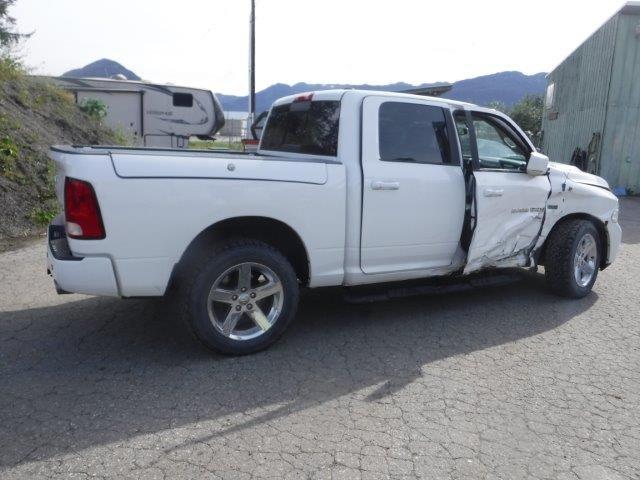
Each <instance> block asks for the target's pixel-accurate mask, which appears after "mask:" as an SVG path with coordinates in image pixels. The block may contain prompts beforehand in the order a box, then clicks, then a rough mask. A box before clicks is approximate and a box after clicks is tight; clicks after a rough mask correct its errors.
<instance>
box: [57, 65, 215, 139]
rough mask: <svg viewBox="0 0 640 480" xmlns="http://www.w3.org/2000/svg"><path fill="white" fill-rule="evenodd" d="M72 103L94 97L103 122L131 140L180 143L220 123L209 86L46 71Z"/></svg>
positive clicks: (208, 134) (209, 132)
mask: <svg viewBox="0 0 640 480" xmlns="http://www.w3.org/2000/svg"><path fill="white" fill-rule="evenodd" d="M50 79H51V80H52V81H54V82H55V83H56V84H57V85H58V86H60V87H62V88H64V89H65V90H68V91H70V92H72V93H73V94H74V97H75V100H76V103H78V104H82V103H83V102H85V101H86V100H89V99H91V100H99V101H101V102H103V103H104V104H105V105H106V107H107V116H106V117H105V123H106V124H107V125H109V126H110V127H112V128H114V129H116V130H121V131H123V132H124V133H125V134H127V135H128V136H129V137H130V138H131V140H132V143H133V144H134V145H135V146H142V147H156V148H186V147H187V146H188V144H189V137H191V136H197V137H200V138H212V137H213V135H215V133H216V132H217V131H219V130H220V129H221V128H222V127H223V125H224V115H223V111H222V107H221V105H220V102H219V101H218V99H217V98H216V96H215V95H214V94H213V93H212V92H211V91H209V90H202V89H199V88H189V87H178V86H175V85H158V84H152V83H146V82H138V81H132V80H117V79H106V78H69V77H50Z"/></svg>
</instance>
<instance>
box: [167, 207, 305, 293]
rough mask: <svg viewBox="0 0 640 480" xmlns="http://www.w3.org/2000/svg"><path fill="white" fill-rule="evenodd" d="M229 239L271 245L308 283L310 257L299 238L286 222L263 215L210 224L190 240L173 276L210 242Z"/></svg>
mask: <svg viewBox="0 0 640 480" xmlns="http://www.w3.org/2000/svg"><path fill="white" fill-rule="evenodd" d="M231 238H248V239H252V240H259V241H262V242H264V243H266V244H268V245H271V246H272V247H274V248H276V249H277V250H278V251H280V252H281V253H282V254H283V255H284V256H285V257H287V259H288V260H289V261H290V262H291V265H292V266H293V269H294V270H295V272H296V275H297V277H298V279H299V281H300V283H301V284H302V285H308V284H309V280H310V278H311V265H310V257H309V253H308V250H307V247H306V245H305V244H304V242H303V241H302V238H301V237H300V235H299V234H298V232H296V231H295V230H294V229H293V228H292V227H291V226H289V225H288V224H286V223H285V222H283V221H281V220H277V219H275V218H271V217H264V216H240V217H231V218H226V219H224V220H220V221H218V222H216V223H214V224H212V225H209V226H208V227H207V228H205V229H204V230H202V231H201V232H200V233H199V234H198V235H196V237H195V238H194V239H193V240H192V241H191V243H189V245H188V246H187V248H186V249H185V251H184V252H183V254H182V256H181V258H180V261H179V262H178V263H177V264H176V267H175V268H174V272H173V275H172V278H174V277H176V276H177V275H180V274H181V273H183V272H185V271H186V270H188V269H189V266H190V265H191V264H193V262H197V259H198V258H201V256H202V254H203V253H204V252H206V251H208V250H210V248H211V246H212V245H214V244H215V243H219V242H222V241H225V240H227V239H231Z"/></svg>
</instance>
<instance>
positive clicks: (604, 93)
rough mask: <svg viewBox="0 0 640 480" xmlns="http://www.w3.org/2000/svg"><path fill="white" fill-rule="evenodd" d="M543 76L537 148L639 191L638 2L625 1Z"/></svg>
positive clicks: (639, 84)
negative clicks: (545, 76)
mask: <svg viewBox="0 0 640 480" xmlns="http://www.w3.org/2000/svg"><path fill="white" fill-rule="evenodd" d="M547 80H548V84H547V92H546V98H545V111H544V116H543V120H542V131H543V133H542V139H541V147H542V148H541V150H542V151H543V152H544V153H545V154H547V155H548V156H549V158H550V159H551V160H552V161H555V162H562V163H571V162H572V158H573V159H575V160H576V163H578V162H580V161H582V165H583V167H584V168H583V169H585V170H587V171H589V172H592V173H596V174H598V175H600V176H602V177H604V178H605V179H606V180H607V181H608V182H609V184H610V185H611V186H612V187H614V188H615V187H624V188H625V189H627V191H628V192H629V193H640V2H629V3H627V4H625V5H624V6H623V7H622V8H621V9H620V10H619V11H618V12H616V14H615V15H614V16H613V17H611V18H610V19H609V20H607V22H605V24H604V25H602V27H600V28H599V29H598V30H597V31H596V32H595V33H594V34H593V35H591V37H589V38H588V39H587V40H586V41H585V42H584V43H582V45H580V46H579V47H578V48H577V49H576V50H575V51H574V52H573V53H572V54H571V55H569V57H567V59H566V60H564V61H563V62H562V63H561V64H560V65H558V66H557V67H556V68H555V69H554V70H553V71H552V72H551V73H549V75H547Z"/></svg>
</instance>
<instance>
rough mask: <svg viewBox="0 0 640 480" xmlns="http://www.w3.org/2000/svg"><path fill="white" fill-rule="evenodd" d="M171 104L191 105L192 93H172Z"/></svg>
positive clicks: (178, 105)
mask: <svg viewBox="0 0 640 480" xmlns="http://www.w3.org/2000/svg"><path fill="white" fill-rule="evenodd" d="M173 106H174V107H193V95H191V94H190V93H174V94H173Z"/></svg>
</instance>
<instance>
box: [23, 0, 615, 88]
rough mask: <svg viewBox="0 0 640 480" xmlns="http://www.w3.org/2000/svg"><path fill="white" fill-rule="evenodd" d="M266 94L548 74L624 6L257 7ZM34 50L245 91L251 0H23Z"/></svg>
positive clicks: (54, 65)
mask: <svg viewBox="0 0 640 480" xmlns="http://www.w3.org/2000/svg"><path fill="white" fill-rule="evenodd" d="M256 4H257V7H256V9H257V42H258V46H257V69H256V80H257V86H258V89H261V88H265V87H267V86H269V85H271V84H272V83H276V82H283V83H295V82H299V81H306V82H314V83H316V82H317V83H370V84H384V83H392V82H396V81H406V82H410V83H422V82H435V81H455V80H459V79H463V78H468V77H473V76H477V75H483V74H488V73H494V72H497V71H503V70H520V71H523V72H525V73H529V74H530V73H536V72H540V71H548V70H550V69H551V68H553V67H554V66H555V65H556V64H558V63H559V62H560V61H561V60H562V59H563V58H564V57H566V56H567V55H568V54H569V53H570V52H571V51H572V50H573V49H574V48H575V47H576V46H577V45H578V44H579V43H581V42H582V41H583V40H584V39H585V38H586V37H588V36H589V35H590V34H591V33H592V32H593V31H595V30H596V29H597V28H598V27H599V26H600V25H601V24H602V23H603V22H604V21H605V20H606V19H607V18H608V17H609V16H611V15H612V14H613V13H614V12H615V11H616V10H617V9H618V8H619V7H620V6H621V5H622V3H621V2H620V1H611V0H598V1H597V2H584V1H576V0H562V1H561V0H554V1H549V0H538V1H530V0H529V1H519V0H512V1H498V0H484V1H477V0H476V1H463V0H451V1H447V2H435V1H428V0H417V1H413V0H395V1H394V2H389V1H376V0H369V1H359V0H355V1H354V0H352V1H348V0H323V1H312V0H297V1H295V0H257V2H256ZM11 13H12V15H13V16H15V17H16V19H17V21H18V25H19V27H20V28H21V29H22V30H24V31H32V30H33V31H35V33H34V35H33V37H32V38H31V39H29V40H28V42H26V44H25V45H24V47H23V49H22V53H23V55H24V58H25V60H26V62H27V63H28V64H29V65H30V66H31V67H33V69H34V71H35V72H36V73H46V74H53V75H59V74H61V73H63V72H64V71H66V70H69V69H72V68H77V67H80V66H83V65H85V64H87V63H90V62H92V61H94V60H97V59H99V58H103V57H107V58H111V59H114V60H116V61H118V62H120V63H122V64H123V65H124V66H126V67H128V68H130V69H131V70H133V71H135V72H136V73H138V74H139V75H140V76H141V77H143V78H144V79H148V80H152V81H156V82H170V83H176V84H184V85H188V86H194V87H203V88H208V89H211V90H214V91H218V92H223V93H229V94H245V93H246V91H247V85H248V71H247V69H248V67H247V65H248V20H249V0H233V1H229V0H182V1H181V2H169V1H160V0H155V1H153V0H135V1H134V0H127V1H124V0H109V1H97V0H55V1H52V0H18V1H17V3H16V5H15V7H14V8H13V10H12V12H11Z"/></svg>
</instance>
